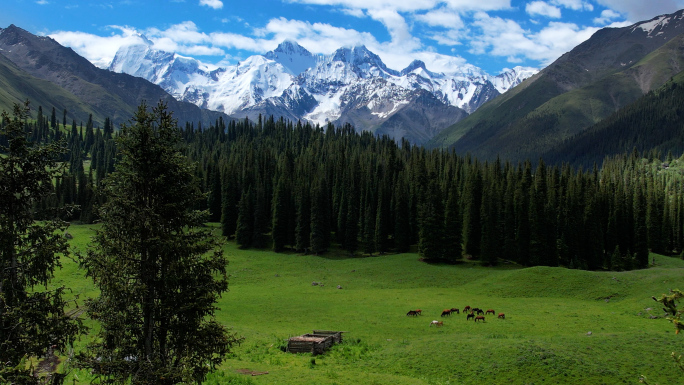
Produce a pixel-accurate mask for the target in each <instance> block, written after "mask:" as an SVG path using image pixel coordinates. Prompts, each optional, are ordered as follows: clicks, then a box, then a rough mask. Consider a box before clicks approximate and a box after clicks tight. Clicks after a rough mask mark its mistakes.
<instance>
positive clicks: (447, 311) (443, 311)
mask: <svg viewBox="0 0 684 385" xmlns="http://www.w3.org/2000/svg"><path fill="white" fill-rule="evenodd" d="M448 315H451V309H444V310H442V315H441V317H444V316H448Z"/></svg>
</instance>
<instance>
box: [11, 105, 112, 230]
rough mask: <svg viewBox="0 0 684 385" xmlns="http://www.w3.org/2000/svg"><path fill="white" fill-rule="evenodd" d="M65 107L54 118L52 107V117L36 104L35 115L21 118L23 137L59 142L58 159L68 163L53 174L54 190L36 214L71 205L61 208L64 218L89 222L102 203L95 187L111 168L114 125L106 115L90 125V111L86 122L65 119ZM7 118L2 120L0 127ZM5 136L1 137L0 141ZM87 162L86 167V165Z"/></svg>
mask: <svg viewBox="0 0 684 385" xmlns="http://www.w3.org/2000/svg"><path fill="white" fill-rule="evenodd" d="M67 115H68V111H67V110H66V109H65V110H63V111H62V120H61V121H59V120H57V115H56V111H55V108H54V107H53V108H52V114H51V117H48V116H47V115H45V114H44V113H43V108H42V106H39V107H38V110H37V115H36V119H35V120H32V119H24V120H23V121H22V122H21V123H22V126H23V131H24V133H25V135H26V138H27V139H28V140H30V141H31V142H32V143H35V144H37V145H47V144H56V143H59V144H61V145H63V146H64V147H66V151H65V152H63V153H62V154H61V155H60V159H59V160H60V162H62V163H63V164H66V165H67V167H66V168H65V169H63V170H62V172H60V173H59V174H58V175H55V176H54V186H53V192H52V193H51V194H48V195H47V196H46V197H44V199H42V200H41V202H40V203H39V204H38V210H37V214H36V215H37V218H39V219H45V218H49V215H50V214H49V213H51V212H53V210H51V209H53V208H61V207H66V206H72V209H71V210H66V211H64V210H63V211H61V215H60V216H61V219H63V220H69V221H71V220H79V221H81V222H84V223H92V222H93V221H95V220H96V217H97V216H96V213H95V208H96V207H97V206H99V205H101V204H102V203H104V202H103V201H102V199H101V198H99V197H98V196H97V195H96V194H95V191H96V190H97V188H98V187H99V186H100V184H101V182H102V179H103V178H104V177H105V176H106V175H107V174H109V173H111V172H113V171H114V163H115V158H116V145H115V141H114V140H113V139H114V138H113V135H114V127H113V125H112V124H111V120H110V119H109V118H107V119H105V123H104V127H103V128H102V129H99V128H96V127H93V116H92V114H91V115H89V117H88V121H87V123H86V125H85V126H84V125H83V122H81V123H80V124H78V125H77V123H76V121H75V120H72V121H71V123H70V124H68V123H67ZM9 123H10V122H9V121H3V122H2V125H1V127H6V126H7V125H8V124H9ZM6 144H7V139H6V138H4V137H0V145H6ZM86 165H87V166H88V167H86Z"/></svg>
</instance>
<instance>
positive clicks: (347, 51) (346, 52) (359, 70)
mask: <svg viewBox="0 0 684 385" xmlns="http://www.w3.org/2000/svg"><path fill="white" fill-rule="evenodd" d="M330 60H331V61H333V62H342V63H345V64H347V65H350V66H351V69H352V71H353V72H354V73H356V74H357V75H358V76H359V77H361V78H368V77H371V76H380V77H383V78H386V77H388V76H401V74H400V73H399V72H397V71H395V70H392V69H389V68H387V66H386V65H385V63H383V61H382V59H380V56H378V55H376V54H374V53H373V52H371V51H370V50H368V48H366V46H365V45H359V46H355V47H352V48H350V47H343V48H340V49H338V50H337V51H335V52H334V53H333V54H332V56H331V57H330Z"/></svg>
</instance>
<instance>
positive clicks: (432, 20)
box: [415, 8, 465, 29]
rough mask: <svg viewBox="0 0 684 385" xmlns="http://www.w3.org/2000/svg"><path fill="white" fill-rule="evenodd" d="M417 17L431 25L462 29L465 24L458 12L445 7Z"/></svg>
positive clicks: (418, 19)
mask: <svg viewBox="0 0 684 385" xmlns="http://www.w3.org/2000/svg"><path fill="white" fill-rule="evenodd" d="M415 19H416V20H417V21H420V22H423V23H425V24H427V25H429V26H431V27H444V28H453V29H461V28H463V27H464V26H465V25H464V24H463V20H462V19H461V16H460V15H459V14H458V13H456V12H454V11H452V10H448V9H444V8H442V9H436V10H434V11H430V12H428V13H425V14H418V15H415Z"/></svg>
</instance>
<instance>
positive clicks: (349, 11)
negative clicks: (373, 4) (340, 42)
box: [340, 8, 366, 19]
mask: <svg viewBox="0 0 684 385" xmlns="http://www.w3.org/2000/svg"><path fill="white" fill-rule="evenodd" d="M340 12H342V13H344V14H345V15H349V16H354V17H358V18H359V19H360V18H362V17H366V13H365V12H363V9H359V8H342V9H341V10H340Z"/></svg>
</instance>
